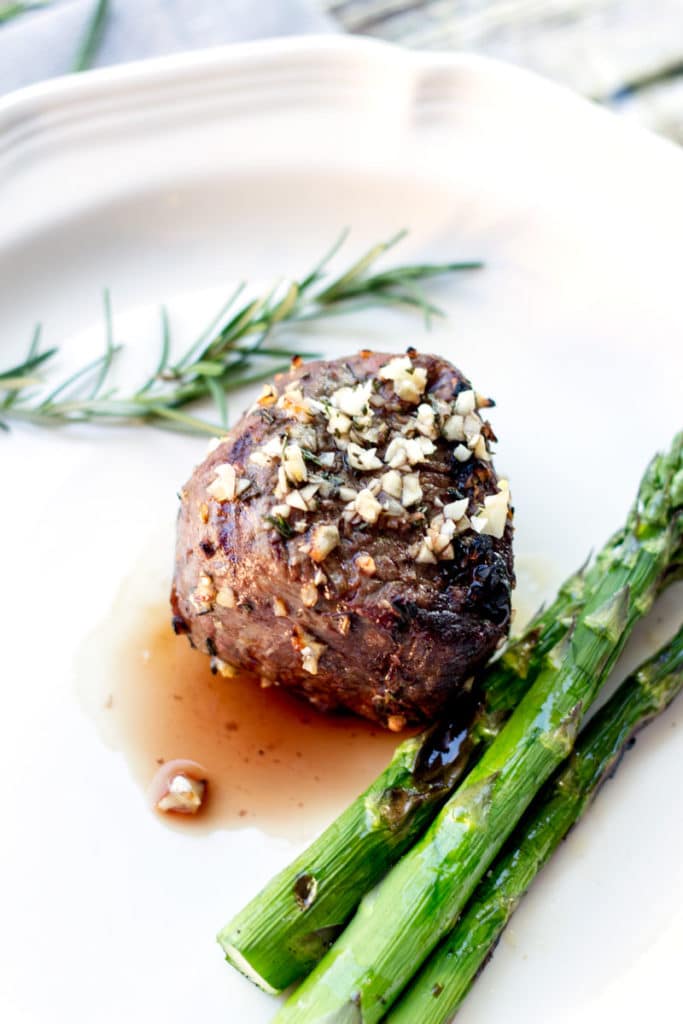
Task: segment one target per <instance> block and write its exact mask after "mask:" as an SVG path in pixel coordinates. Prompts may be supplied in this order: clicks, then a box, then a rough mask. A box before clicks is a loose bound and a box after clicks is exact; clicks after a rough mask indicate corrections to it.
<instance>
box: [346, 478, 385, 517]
mask: <svg viewBox="0 0 683 1024" xmlns="http://www.w3.org/2000/svg"><path fill="white" fill-rule="evenodd" d="M353 511H354V512H357V513H358V515H359V516H360V517H361V519H364V520H365V522H366V523H376V522H377V520H378V519H379V517H380V515H381V512H382V506H381V505H380V503H379V502H378V501H377V498H376V497H375V496H374V494H373V493H372V491H371V490H369V489H368V488H367V487H365V488H364V489H363V490H362V491H360V492H359V493H358V494H357V495H356V497H355V499H354V502H353Z"/></svg>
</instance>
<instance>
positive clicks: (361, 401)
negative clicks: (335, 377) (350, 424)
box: [330, 380, 372, 423]
mask: <svg viewBox="0 0 683 1024" xmlns="http://www.w3.org/2000/svg"><path fill="white" fill-rule="evenodd" d="M371 394H372V380H366V381H365V382H364V383H362V384H356V385H355V386H354V387H348V386H344V387H341V388H337V390H336V391H334V392H333V393H332V395H331V398H330V401H331V402H332V405H333V406H334V407H335V408H336V409H339V411H340V412H343V413H344V414H345V415H346V416H350V417H351V419H358V420H359V421H360V422H361V423H362V422H363V420H365V421H366V423H369V422H370V420H371V418H372V409H371V408H370V405H369V401H370V395H371Z"/></svg>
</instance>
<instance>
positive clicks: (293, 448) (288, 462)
mask: <svg viewBox="0 0 683 1024" xmlns="http://www.w3.org/2000/svg"><path fill="white" fill-rule="evenodd" d="M282 464H283V467H284V471H285V473H286V475H287V479H288V480H291V481H292V483H294V484H300V483H303V482H304V481H305V480H308V472H307V470H306V463H305V462H304V456H303V452H302V451H301V448H300V447H299V445H298V444H288V445H285V448H284V451H283V452H282Z"/></svg>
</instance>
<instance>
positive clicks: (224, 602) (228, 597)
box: [216, 584, 237, 608]
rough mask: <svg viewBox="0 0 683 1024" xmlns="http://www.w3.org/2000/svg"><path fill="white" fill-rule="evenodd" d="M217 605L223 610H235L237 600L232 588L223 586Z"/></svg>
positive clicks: (218, 594) (219, 592)
mask: <svg viewBox="0 0 683 1024" xmlns="http://www.w3.org/2000/svg"><path fill="white" fill-rule="evenodd" d="M216 604H219V605H220V606H221V608H234V607H235V605H236V604H237V599H236V598H235V591H234V590H233V589H232V587H229V586H227V584H226V585H224V586H222V587H221V589H220V590H219V591H218V593H217V594H216Z"/></svg>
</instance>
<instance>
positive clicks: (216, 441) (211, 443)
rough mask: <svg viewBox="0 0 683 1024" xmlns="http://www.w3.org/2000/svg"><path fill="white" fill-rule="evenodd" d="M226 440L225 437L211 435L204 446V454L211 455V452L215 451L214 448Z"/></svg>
mask: <svg viewBox="0 0 683 1024" xmlns="http://www.w3.org/2000/svg"><path fill="white" fill-rule="evenodd" d="M226 440H227V438H225V437H212V438H211V440H210V441H209V443H208V444H207V446H206V454H207V455H212V454H213V452H215V451H216V448H219V447H220V446H221V445H222V444H223V442H224V441H226Z"/></svg>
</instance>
